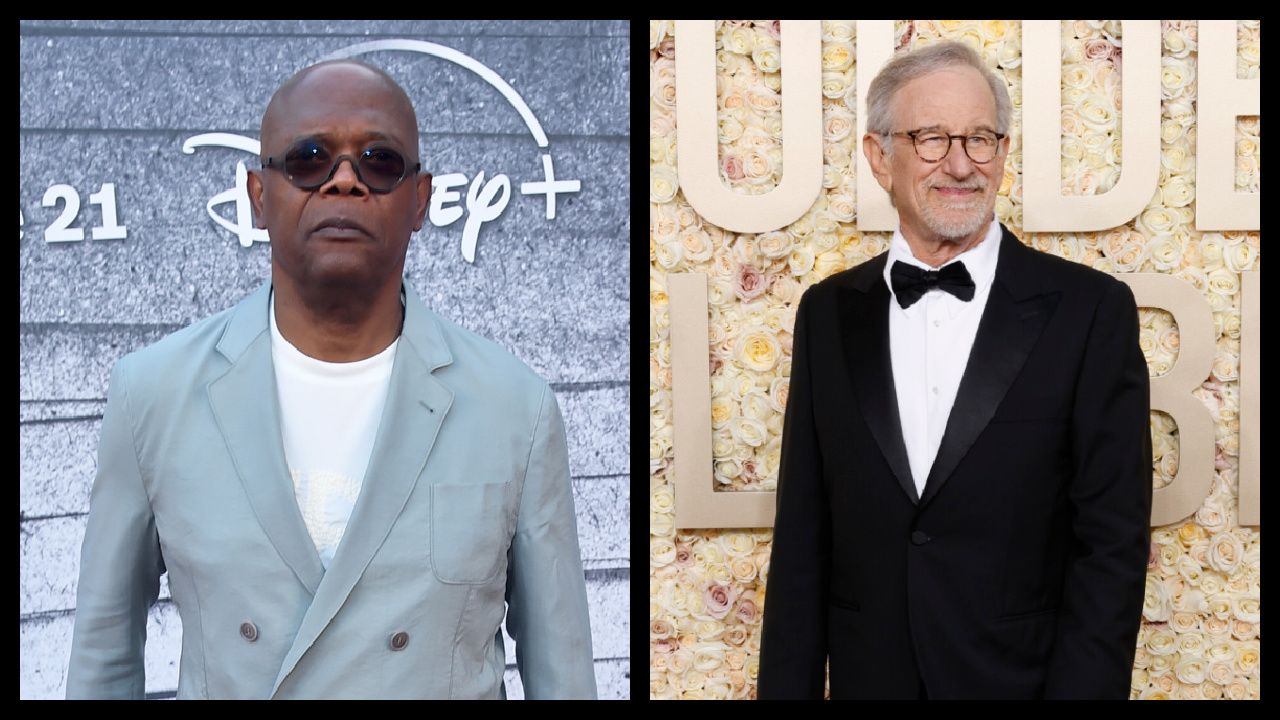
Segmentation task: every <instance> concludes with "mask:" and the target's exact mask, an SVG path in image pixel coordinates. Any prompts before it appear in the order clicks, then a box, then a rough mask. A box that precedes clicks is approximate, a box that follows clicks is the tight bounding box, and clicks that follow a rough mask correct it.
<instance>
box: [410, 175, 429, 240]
mask: <svg viewBox="0 0 1280 720" xmlns="http://www.w3.org/2000/svg"><path fill="white" fill-rule="evenodd" d="M414 190H415V191H416V192H417V194H418V207H417V215H416V216H415V217H416V219H415V220H414V223H413V230H414V232H417V231H418V230H421V229H422V224H423V223H424V222H426V218H427V206H428V205H429V204H430V203H431V173H429V172H424V173H419V174H418V182H417V187H415V188H414Z"/></svg>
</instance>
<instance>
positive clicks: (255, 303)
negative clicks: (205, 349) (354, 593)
mask: <svg viewBox="0 0 1280 720" xmlns="http://www.w3.org/2000/svg"><path fill="white" fill-rule="evenodd" d="M268 312H270V310H269V308H268V306H267V301H266V295H265V293H263V292H260V293H258V294H256V295H254V296H252V297H251V298H250V300H249V301H248V302H246V303H244V304H243V305H241V306H240V307H239V308H238V309H237V311H236V316H235V317H234V318H233V319H232V321H231V322H230V323H228V326H227V330H226V332H225V333H224V335H223V340H222V342H221V343H220V344H219V349H220V350H223V352H224V353H229V356H230V357H231V359H232V361H233V364H232V366H231V369H229V370H228V371H227V372H226V374H225V375H223V376H222V377H220V378H218V379H217V380H214V381H213V382H212V383H210V384H209V402H210V404H211V405H212V406H213V414H214V418H215V419H216V421H217V423H218V430H219V431H220V432H221V433H222V438H223V440H224V441H225V442H226V444H227V451H228V452H229V453H230V454H231V458H232V460H233V462H234V463H235V468H236V473H237V475H239V477H240V483H241V484H242V485H243V486H244V491H245V494H246V495H247V496H248V498H249V505H250V506H251V507H252V508H253V514H254V516H255V517H256V518H257V519H258V524H259V525H260V526H261V527H262V531H263V532H265V533H266V535H267V538H268V539H269V540H270V541H271V544H272V545H274V546H275V549H276V552H278V553H280V557H281V558H282V559H283V560H284V562H285V564H286V565H288V566H289V568H290V569H292V570H293V573H294V574H295V575H297V577H298V580H300V581H301V582H302V584H303V585H305V586H306V588H307V589H308V590H310V591H311V592H312V593H313V594H314V593H315V592H316V588H318V587H319V585H320V579H321V577H322V576H323V575H324V566H323V565H321V564H320V556H319V555H318V554H317V553H316V546H315V544H314V543H313V542H312V541H311V535H310V534H309V533H308V532H307V526H306V523H305V522H303V520H302V512H301V511H300V510H299V509H298V501H297V499H296V498H295V497H294V492H293V479H292V477H291V476H290V475H289V467H288V465H287V464H286V462H285V457H284V444H283V440H282V435H281V432H280V409H279V407H278V405H279V400H278V397H279V395H278V394H277V393H276V379H275V372H274V370H273V367H272V364H271V335H270V333H269V332H268V331H267V313H268ZM255 331H256V334H255ZM250 337H252V339H249V338H250ZM246 343H247V344H246Z"/></svg>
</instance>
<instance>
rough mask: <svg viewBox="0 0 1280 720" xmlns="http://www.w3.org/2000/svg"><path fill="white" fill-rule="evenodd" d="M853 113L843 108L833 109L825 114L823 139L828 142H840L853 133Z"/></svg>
mask: <svg viewBox="0 0 1280 720" xmlns="http://www.w3.org/2000/svg"><path fill="white" fill-rule="evenodd" d="M853 127H854V117H853V113H851V112H849V111H848V110H844V109H841V108H838V107H837V108H831V109H829V110H827V111H826V112H825V113H823V118H822V137H823V139H824V140H826V141H827V142H839V141H841V140H844V139H846V138H848V137H849V134H850V133H851V132H853Z"/></svg>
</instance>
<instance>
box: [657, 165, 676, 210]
mask: <svg viewBox="0 0 1280 720" xmlns="http://www.w3.org/2000/svg"><path fill="white" fill-rule="evenodd" d="M679 188H680V180H679V178H678V177H677V176H676V171H675V169H674V168H672V167H669V166H667V165H653V166H650V167H649V202H652V203H666V202H671V199H672V198H674V197H675V196H676V190H678V189H679Z"/></svg>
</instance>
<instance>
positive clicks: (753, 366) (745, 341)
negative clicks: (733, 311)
mask: <svg viewBox="0 0 1280 720" xmlns="http://www.w3.org/2000/svg"><path fill="white" fill-rule="evenodd" d="M733 355H734V358H736V359H737V360H738V362H740V363H741V364H742V365H743V366H745V367H746V368H748V369H750V370H754V371H756V372H768V371H770V370H772V369H773V368H774V366H775V365H777V364H778V359H779V358H780V357H781V356H782V348H781V347H780V346H779V345H778V340H777V338H776V337H775V336H774V333H772V332H770V331H768V330H767V329H766V328H763V327H756V328H749V329H747V330H746V331H745V332H743V333H742V335H741V336H740V337H739V338H738V342H737V343H736V344H735V346H734V353H733Z"/></svg>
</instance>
